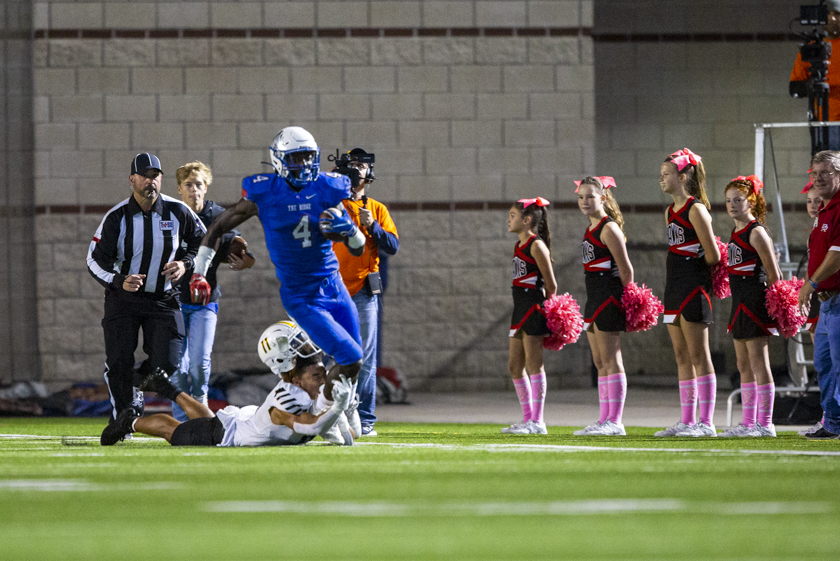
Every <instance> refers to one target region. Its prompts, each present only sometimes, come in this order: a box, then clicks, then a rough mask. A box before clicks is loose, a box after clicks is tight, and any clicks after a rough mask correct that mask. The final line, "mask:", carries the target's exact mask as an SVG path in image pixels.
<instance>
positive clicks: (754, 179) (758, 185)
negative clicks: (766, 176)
mask: <svg viewBox="0 0 840 561" xmlns="http://www.w3.org/2000/svg"><path fill="white" fill-rule="evenodd" d="M732 181H746V182H748V183H750V184H751V185H752V192H753V194H754V195H758V192H759V191H761V190H762V189H764V183H762V182H761V180H760V179H759V178H758V176H755V175H748V176H746V177H744V176H743V175H739V176H738V177H736V178H735V179H733V180H732Z"/></svg>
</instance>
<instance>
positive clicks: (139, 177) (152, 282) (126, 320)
mask: <svg viewBox="0 0 840 561" xmlns="http://www.w3.org/2000/svg"><path fill="white" fill-rule="evenodd" d="M162 175H163V171H161V165H160V160H159V159H158V158H157V157H155V156H154V155H152V154H137V155H136V156H135V157H134V159H133V160H132V162H131V175H130V176H129V178H128V180H129V182H130V183H131V188H132V191H133V193H132V196H131V197H129V198H127V199H126V200H124V201H122V202H121V203H119V204H118V205H116V206H115V207H114V208H112V209H111V210H109V211H108V213H107V214H105V217H104V218H103V219H102V222H101V223H100V224H99V228H98V229H97V230H96V234H95V235H94V236H93V241H92V242H91V244H90V249H88V254H87V266H88V270H89V271H90V274H91V275H93V278H95V279H96V280H97V281H98V282H99V284H101V285H102V286H104V287H105V317H104V318H103V319H102V328H103V330H104V331H105V356H106V358H105V380H106V381H107V382H108V389H109V391H110V392H111V404H112V405H113V408H114V411H113V416H114V418H116V417H117V415H118V414H119V413H121V412H122V411H124V410H125V409H127V408H129V407H134V409H135V410H136V411H137V414H138V415H140V414H142V412H143V409H142V407H143V394H142V393H141V392H139V391H138V390H136V389H135V387H134V383H133V377H134V351H135V349H136V348H137V341H138V334H139V332H140V329H141V328H142V329H143V341H144V343H143V350H144V351H145V352H146V353H147V354H148V355H149V364H150V366H151V367H152V371H153V372H154V371H156V370H157V369H158V368H161V369H163V370H164V371H165V372H166V373H167V375H169V374H172V373H173V372H174V371H175V370H176V369H177V367H178V361H179V357H180V354H181V343H182V340H183V338H184V319H183V316H182V315H181V309H180V305H179V303H178V280H179V279H181V277H183V276H184V275H185V274H188V273H190V272H191V271H192V269H193V263H194V258H195V254H196V252H197V251H198V247H199V245H200V244H201V238H202V237H203V236H204V232H205V228H204V225H203V224H202V222H201V220H199V219H198V217H197V216H196V215H195V213H193V211H192V210H191V209H190V208H189V207H188V206H187V205H185V204H184V203H183V202H181V201H180V200H177V199H173V198H171V197H167V196H166V195H161V194H160V187H161V176H162Z"/></svg>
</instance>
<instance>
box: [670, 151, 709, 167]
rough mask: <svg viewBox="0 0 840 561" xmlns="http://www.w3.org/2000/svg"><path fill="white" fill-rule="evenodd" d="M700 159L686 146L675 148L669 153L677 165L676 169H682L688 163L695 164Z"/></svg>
mask: <svg viewBox="0 0 840 561" xmlns="http://www.w3.org/2000/svg"><path fill="white" fill-rule="evenodd" d="M702 159H703V158H701V157H700V156H698V155H697V154H695V153H694V152H692V151H691V150H689V149H688V148H683V149H682V150H677V151H676V152H674V153H673V154H671V161H672V162H673V163H674V164H675V165H676V166H677V171H682V170H684V169H685V168H687V167H688V166H690V165H691V166H696V165H697V164H699V163H700V160H702Z"/></svg>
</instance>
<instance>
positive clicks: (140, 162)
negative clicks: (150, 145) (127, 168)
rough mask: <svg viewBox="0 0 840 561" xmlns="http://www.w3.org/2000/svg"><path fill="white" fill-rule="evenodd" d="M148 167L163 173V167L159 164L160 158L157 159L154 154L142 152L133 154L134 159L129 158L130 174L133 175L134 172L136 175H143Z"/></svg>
mask: <svg viewBox="0 0 840 561" xmlns="http://www.w3.org/2000/svg"><path fill="white" fill-rule="evenodd" d="M148 169H156V170H158V171H159V172H160V173H161V174H162V173H163V169H162V168H161V165H160V160H158V157H157V156H155V155H154V154H149V153H148V152H144V153H142V154H137V155H136V156H134V159H133V160H131V174H132V175H134V174H135V173H136V174H138V175H143V174H144V173H146V170H148Z"/></svg>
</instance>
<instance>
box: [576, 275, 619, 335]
mask: <svg viewBox="0 0 840 561" xmlns="http://www.w3.org/2000/svg"><path fill="white" fill-rule="evenodd" d="M623 294H624V286H622V284H621V279H620V278H619V277H610V276H606V275H605V276H600V274H598V275H597V276H596V275H586V306H584V313H583V326H584V329H587V330H589V328H590V325H591V324H593V323H594V324H595V325H596V326H597V327H598V330H599V331H626V330H627V319H626V316H625V313H624V307H623V306H622V305H621V297H622V295H623Z"/></svg>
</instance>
